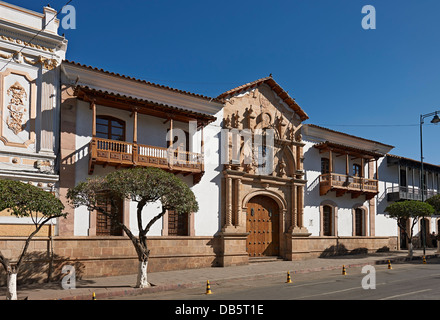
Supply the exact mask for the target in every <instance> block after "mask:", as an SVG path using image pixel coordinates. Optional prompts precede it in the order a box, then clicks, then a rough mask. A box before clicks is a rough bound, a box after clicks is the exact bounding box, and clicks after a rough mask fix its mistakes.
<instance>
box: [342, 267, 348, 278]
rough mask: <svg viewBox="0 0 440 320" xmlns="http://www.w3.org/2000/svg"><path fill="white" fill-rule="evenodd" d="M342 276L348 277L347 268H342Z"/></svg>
mask: <svg viewBox="0 0 440 320" xmlns="http://www.w3.org/2000/svg"><path fill="white" fill-rule="evenodd" d="M342 275H343V276H346V275H347V271H346V270H345V266H342Z"/></svg>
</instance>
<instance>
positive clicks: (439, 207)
mask: <svg viewBox="0 0 440 320" xmlns="http://www.w3.org/2000/svg"><path fill="white" fill-rule="evenodd" d="M426 203H429V204H430V205H431V206H432V207H433V208H434V210H435V212H436V213H437V214H440V194H438V195H436V196H433V197H431V198H429V199H428V200H426Z"/></svg>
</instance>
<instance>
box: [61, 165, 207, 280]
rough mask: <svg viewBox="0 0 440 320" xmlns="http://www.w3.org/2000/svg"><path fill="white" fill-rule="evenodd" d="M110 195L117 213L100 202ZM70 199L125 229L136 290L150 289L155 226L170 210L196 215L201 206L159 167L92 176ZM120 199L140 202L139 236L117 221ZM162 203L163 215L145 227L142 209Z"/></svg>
mask: <svg viewBox="0 0 440 320" xmlns="http://www.w3.org/2000/svg"><path fill="white" fill-rule="evenodd" d="M104 191H105V193H106V194H107V195H108V197H109V199H110V201H111V203H112V207H113V208H114V210H107V208H106V207H104V206H102V205H100V202H99V201H97V200H98V199H99V197H100V196H101V195H102V192H104ZM67 198H68V199H69V201H70V203H71V205H73V206H74V207H80V206H86V207H87V208H88V209H89V210H90V211H94V210H96V211H98V212H100V213H102V214H104V215H105V216H107V217H109V218H110V219H111V220H112V222H113V223H114V224H115V225H118V226H119V227H121V228H122V230H123V231H124V232H125V234H126V235H127V236H128V237H129V238H130V240H131V242H132V243H133V245H134V248H135V250H136V253H137V256H138V260H139V269H138V270H139V271H138V279H137V283H136V287H137V288H144V287H148V286H149V283H148V281H147V266H148V260H149V256H150V250H149V249H148V246H147V234H148V232H149V231H150V228H151V227H152V226H153V224H154V223H155V222H156V221H157V220H159V219H160V218H162V217H163V215H164V214H165V213H166V212H167V210H175V211H176V212H178V213H179V214H184V213H190V212H197V211H198V203H197V201H196V198H195V195H194V193H193V192H192V191H191V189H190V188H189V187H188V186H187V185H186V184H185V183H184V182H183V181H182V180H180V179H179V178H177V177H176V176H175V175H173V174H171V173H168V172H165V171H164V170H162V169H158V168H152V167H148V168H143V167H137V168H131V169H124V170H118V171H114V172H112V173H109V174H108V175H106V176H104V177H93V178H89V179H87V181H85V182H81V183H79V184H78V185H77V186H76V187H74V188H71V189H69V190H68V192H67ZM117 199H129V200H131V201H135V202H137V212H136V216H137V226H138V230H139V234H138V236H135V235H134V234H133V233H132V232H131V230H130V229H129V227H127V226H126V225H124V223H123V222H121V221H120V220H119V219H118V216H119V212H118V211H117V207H118V206H117V205H116V201H117ZM158 201H160V202H161V205H162V209H161V211H160V213H158V214H157V215H156V216H154V217H153V218H152V219H151V220H150V221H148V223H146V224H144V221H143V218H144V217H143V214H142V211H143V209H144V208H145V207H146V206H147V205H148V204H150V203H155V202H158Z"/></svg>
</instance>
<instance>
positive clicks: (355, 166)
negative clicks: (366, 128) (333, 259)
mask: <svg viewBox="0 0 440 320" xmlns="http://www.w3.org/2000/svg"><path fill="white" fill-rule="evenodd" d="M302 132H303V139H304V141H305V143H306V146H305V148H304V159H305V160H304V169H305V173H306V176H305V179H306V180H307V188H306V192H305V203H304V211H305V213H304V224H305V226H306V227H307V228H308V230H309V232H310V238H309V239H308V240H309V241H306V242H304V241H303V242H302V247H301V248H298V250H300V251H302V252H304V251H305V252H307V253H311V254H312V253H314V254H315V255H320V254H322V253H323V252H325V251H329V253H331V251H332V250H333V249H335V250H338V251H340V252H341V253H344V252H345V253H346V252H351V251H353V250H358V251H359V250H368V251H374V250H378V249H381V248H383V247H388V248H389V249H392V250H394V249H397V247H398V246H397V234H396V230H397V225H396V222H395V221H394V220H392V219H389V218H386V217H384V216H383V215H382V216H378V212H377V200H378V198H379V197H380V196H381V190H380V183H379V181H380V179H381V174H380V172H381V170H380V167H381V164H382V162H383V160H384V158H385V156H386V154H387V153H388V152H389V151H390V150H392V149H393V146H390V145H386V144H384V143H380V142H377V141H372V140H368V139H364V138H360V137H356V136H353V135H348V134H345V133H342V132H338V131H334V130H330V129H327V128H323V127H319V126H316V125H311V124H308V125H305V126H303V131H302ZM379 219H381V220H380V221H379ZM383 223H385V224H388V226H391V228H388V229H387V230H386V231H385V232H378V230H382V229H381V228H380V225H381V224H383ZM378 225H379V227H378Z"/></svg>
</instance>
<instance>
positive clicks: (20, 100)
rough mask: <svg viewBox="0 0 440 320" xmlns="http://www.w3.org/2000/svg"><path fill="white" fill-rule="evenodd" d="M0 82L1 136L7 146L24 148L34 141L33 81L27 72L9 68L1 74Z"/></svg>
mask: <svg viewBox="0 0 440 320" xmlns="http://www.w3.org/2000/svg"><path fill="white" fill-rule="evenodd" d="M0 84H1V86H0V88H1V90H0V97H1V99H0V101H1V105H2V121H1V122H0V128H1V136H0V140H1V141H3V143H4V144H5V145H6V146H12V147H23V148H26V147H28V146H29V145H31V144H34V143H35V117H36V100H35V99H36V85H35V81H34V80H33V79H32V78H31V77H30V76H29V74H28V73H26V72H22V71H14V70H10V69H8V70H6V71H5V72H4V73H2V74H0Z"/></svg>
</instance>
